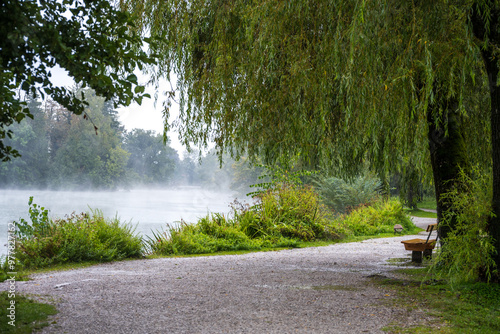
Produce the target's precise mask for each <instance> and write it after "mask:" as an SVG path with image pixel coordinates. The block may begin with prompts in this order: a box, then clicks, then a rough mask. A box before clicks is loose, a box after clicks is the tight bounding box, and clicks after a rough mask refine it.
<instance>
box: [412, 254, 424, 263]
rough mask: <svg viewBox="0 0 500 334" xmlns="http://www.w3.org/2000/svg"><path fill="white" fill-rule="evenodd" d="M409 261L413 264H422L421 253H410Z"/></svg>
mask: <svg viewBox="0 0 500 334" xmlns="http://www.w3.org/2000/svg"><path fill="white" fill-rule="evenodd" d="M411 261H412V262H415V263H422V252H421V251H411Z"/></svg>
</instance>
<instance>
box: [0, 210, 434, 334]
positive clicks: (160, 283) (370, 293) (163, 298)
mask: <svg viewBox="0 0 500 334" xmlns="http://www.w3.org/2000/svg"><path fill="white" fill-rule="evenodd" d="M434 221H435V220H426V219H418V220H416V221H415V222H416V224H417V225H419V226H422V227H425V226H426V225H427V224H428V223H432V222H434ZM411 238H412V236H404V237H394V238H385V239H372V240H365V241H363V242H357V243H348V244H336V245H331V246H326V247H317V248H306V249H293V250H284V251H277V252H262V253H252V254H245V255H229V256H210V257H195V258H163V259H154V260H135V261H122V262H116V263H109V264H101V265H96V266H92V267H89V268H83V269H76V270H69V271H61V272H52V273H48V274H40V275H34V276H33V277H32V278H33V280H31V281H26V282H17V291H19V292H22V293H26V294H31V295H34V296H36V298H39V299H42V300H49V301H50V302H53V303H55V304H56V306H57V308H58V310H59V313H58V314H57V315H56V316H54V317H53V318H52V319H51V321H52V322H54V324H52V325H51V326H49V327H46V328H45V329H43V330H42V332H41V333H383V331H382V328H383V327H384V326H387V325H389V324H391V323H395V322H396V323H397V324H399V325H412V324H416V323H418V322H420V321H422V320H425V313H424V312H423V311H412V312H409V311H407V310H406V309H400V308H398V307H397V305H395V303H394V302H391V300H392V299H393V298H394V296H392V295H391V293H390V292H389V291H385V290H384V289H383V288H381V287H379V286H377V285H376V284H373V282H372V277H373V276H377V275H383V276H387V277H393V276H394V274H392V273H391V271H392V270H394V269H396V268H397V267H396V266H394V265H392V264H390V263H389V262H387V260H388V259H391V258H406V259H407V261H409V259H410V252H407V251H405V250H404V247H403V245H402V244H401V240H405V239H411ZM6 289H7V284H6V283H5V282H4V283H0V290H6Z"/></svg>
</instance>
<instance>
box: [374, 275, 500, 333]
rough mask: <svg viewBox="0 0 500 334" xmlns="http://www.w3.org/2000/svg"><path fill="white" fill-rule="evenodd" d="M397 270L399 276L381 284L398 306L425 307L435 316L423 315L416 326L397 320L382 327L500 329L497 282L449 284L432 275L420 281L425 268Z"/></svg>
mask: <svg viewBox="0 0 500 334" xmlns="http://www.w3.org/2000/svg"><path fill="white" fill-rule="evenodd" d="M410 271H411V272H412V274H411V276H410V275H409V273H410ZM401 272H402V274H404V278H403V279H386V280H383V281H382V282H381V284H383V285H384V288H386V289H387V288H390V289H391V290H393V291H394V292H395V293H396V296H398V298H397V299H396V300H395V303H396V304H397V306H398V307H403V308H407V309H409V310H413V309H421V310H425V311H426V312H427V313H429V314H430V315H431V316H432V317H433V318H434V319H435V320H434V321H428V318H426V317H424V318H423V319H421V321H420V324H419V325H417V327H414V325H413V326H408V323H403V322H400V323H399V324H396V326H391V327H388V328H387V327H386V328H384V330H385V331H387V332H390V333H436V332H438V333H477V334H483V333H488V334H489V333H491V334H494V333H498V332H499V331H500V285H498V284H487V283H467V284H460V285H455V286H453V287H450V285H449V284H448V282H446V281H443V280H436V279H430V280H424V282H423V284H422V279H424V277H425V268H423V269H420V270H419V271H415V269H411V270H409V269H404V270H402V271H401ZM427 278H428V277H427ZM410 296H411V297H410ZM396 322H397V319H396ZM443 324H445V326H443ZM400 326H401V327H400Z"/></svg>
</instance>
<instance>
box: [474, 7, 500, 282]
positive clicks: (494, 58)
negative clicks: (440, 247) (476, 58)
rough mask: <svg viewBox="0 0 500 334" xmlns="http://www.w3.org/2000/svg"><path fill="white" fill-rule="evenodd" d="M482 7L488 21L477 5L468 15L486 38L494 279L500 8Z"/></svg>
mask: <svg viewBox="0 0 500 334" xmlns="http://www.w3.org/2000/svg"><path fill="white" fill-rule="evenodd" d="M483 6H488V7H489V9H490V10H489V17H488V21H486V20H485V18H484V17H483V16H481V9H484V8H482V7H481V6H480V5H476V6H474V8H473V12H472V15H471V16H470V17H471V22H472V28H473V32H474V36H475V37H476V38H478V39H479V40H480V41H485V40H488V43H487V44H486V45H483V44H481V45H480V47H481V54H482V56H483V61H484V64H485V68H486V73H487V74H488V81H489V90H490V101H491V106H490V108H491V110H490V122H491V146H492V147H491V149H492V158H493V161H492V162H493V199H492V211H493V217H492V218H491V219H490V220H489V222H488V232H489V234H490V236H491V237H492V238H493V239H494V241H493V242H494V244H493V245H494V247H495V250H496V253H495V254H493V259H494V261H495V263H496V266H497V269H499V273H497V275H496V277H493V279H494V280H496V281H500V86H499V85H498V72H499V70H498V53H495V52H494V50H495V49H497V48H498V46H499V45H500V31H499V28H500V8H499V7H498V5H495V3H494V2H491V1H486V4H484V5H483Z"/></svg>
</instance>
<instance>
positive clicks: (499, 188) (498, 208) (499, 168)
mask: <svg viewBox="0 0 500 334" xmlns="http://www.w3.org/2000/svg"><path fill="white" fill-rule="evenodd" d="M482 54H483V59H484V63H485V65H486V71H487V73H488V80H489V86H490V98H491V114H490V121H491V146H492V147H491V148H492V158H493V199H492V211H493V214H494V215H493V217H491V218H490V220H489V222H488V231H489V233H490V235H491V237H492V238H493V239H494V247H495V249H496V250H497V252H496V254H493V255H494V257H493V258H494V260H495V263H496V265H497V268H500V86H499V85H498V84H497V81H498V65H497V60H496V59H495V58H494V57H493V55H492V52H491V51H490V49H486V50H482ZM499 278H500V275H497V277H496V278H495V279H496V280H498V279H499Z"/></svg>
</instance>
